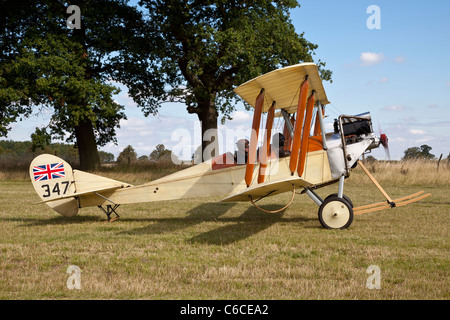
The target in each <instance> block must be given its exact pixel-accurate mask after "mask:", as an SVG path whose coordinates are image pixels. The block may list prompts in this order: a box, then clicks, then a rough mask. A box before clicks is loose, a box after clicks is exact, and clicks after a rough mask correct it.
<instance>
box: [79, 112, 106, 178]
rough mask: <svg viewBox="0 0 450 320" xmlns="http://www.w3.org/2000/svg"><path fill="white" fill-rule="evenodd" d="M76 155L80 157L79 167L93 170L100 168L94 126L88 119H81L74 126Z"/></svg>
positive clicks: (84, 169)
mask: <svg viewBox="0 0 450 320" xmlns="http://www.w3.org/2000/svg"><path fill="white" fill-rule="evenodd" d="M75 137H76V138H77V146H78V155H79V157H80V169H81V170H83V171H94V170H97V169H100V156H99V155H98V150H97V143H96V141H95V135H94V128H93V126H92V123H91V122H90V121H89V120H83V121H81V122H80V123H79V124H78V126H76V127H75Z"/></svg>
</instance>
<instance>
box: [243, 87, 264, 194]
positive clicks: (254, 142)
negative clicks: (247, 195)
mask: <svg viewBox="0 0 450 320" xmlns="http://www.w3.org/2000/svg"><path fill="white" fill-rule="evenodd" d="M263 103H264V88H263V89H261V91H260V93H259V94H258V96H257V97H256V103H255V111H254V112H253V124H252V132H251V136H250V147H249V150H248V158H247V166H246V168H245V183H246V185H247V188H248V187H249V186H250V184H251V183H252V179H253V169H254V167H255V162H256V149H257V147H258V134H259V126H260V122H261V113H262V106H263Z"/></svg>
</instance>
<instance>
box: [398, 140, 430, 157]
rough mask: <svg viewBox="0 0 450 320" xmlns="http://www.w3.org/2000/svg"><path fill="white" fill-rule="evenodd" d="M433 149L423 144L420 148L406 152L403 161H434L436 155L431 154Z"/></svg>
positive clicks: (412, 148)
mask: <svg viewBox="0 0 450 320" xmlns="http://www.w3.org/2000/svg"><path fill="white" fill-rule="evenodd" d="M431 149H432V148H431V147H430V146H429V145H426V144H423V145H421V146H420V148H419V147H411V148H408V149H406V150H405V151H404V153H405V155H404V156H403V158H402V160H412V159H426V160H432V159H434V158H435V156H434V154H431V153H430V151H431Z"/></svg>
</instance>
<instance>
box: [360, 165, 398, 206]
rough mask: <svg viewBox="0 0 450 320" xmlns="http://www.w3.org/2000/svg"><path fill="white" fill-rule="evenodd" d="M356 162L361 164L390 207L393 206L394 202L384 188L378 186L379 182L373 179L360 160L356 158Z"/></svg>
mask: <svg viewBox="0 0 450 320" xmlns="http://www.w3.org/2000/svg"><path fill="white" fill-rule="evenodd" d="M358 164H359V165H360V166H361V168H362V169H363V170H364V172H365V173H366V174H367V176H368V177H369V179H370V180H372V182H373V184H374V185H375V186H376V187H377V188H378V190H380V192H381V193H382V194H383V196H384V197H385V198H386V200H387V201H388V203H389V205H390V206H391V207H395V202H394V201H392V199H391V197H389V195H388V194H387V193H386V191H384V189H383V188H382V187H381V186H380V184H379V183H378V182H377V180H375V178H374V177H373V176H372V175H371V174H370V172H369V170H367V169H366V167H365V166H364V165H363V164H362V161H361V160H358Z"/></svg>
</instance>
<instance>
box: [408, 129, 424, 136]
mask: <svg viewBox="0 0 450 320" xmlns="http://www.w3.org/2000/svg"><path fill="white" fill-rule="evenodd" d="M409 133H411V134H414V135H424V134H426V132H425V131H423V130H419V129H409Z"/></svg>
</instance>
